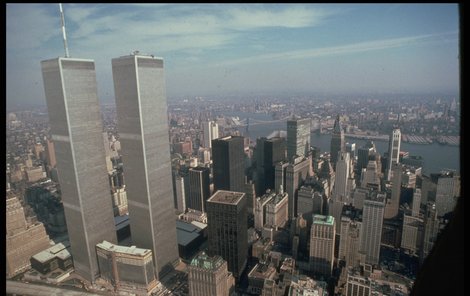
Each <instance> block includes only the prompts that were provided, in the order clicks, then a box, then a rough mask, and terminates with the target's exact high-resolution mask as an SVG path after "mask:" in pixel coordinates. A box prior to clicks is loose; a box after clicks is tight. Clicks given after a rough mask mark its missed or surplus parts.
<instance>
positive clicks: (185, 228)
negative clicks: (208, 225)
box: [176, 220, 202, 246]
mask: <svg viewBox="0 0 470 296" xmlns="http://www.w3.org/2000/svg"><path fill="white" fill-rule="evenodd" d="M201 230H202V229H201V228H200V227H198V226H197V225H195V224H193V223H187V222H184V221H181V220H176V237H177V240H178V244H179V245H182V246H186V245H188V244H189V243H191V242H192V241H193V240H195V239H196V238H198V237H199V235H200V232H201Z"/></svg>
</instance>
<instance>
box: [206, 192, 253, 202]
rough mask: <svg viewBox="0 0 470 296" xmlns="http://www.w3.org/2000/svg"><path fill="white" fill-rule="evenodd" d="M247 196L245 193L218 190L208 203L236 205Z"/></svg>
mask: <svg viewBox="0 0 470 296" xmlns="http://www.w3.org/2000/svg"><path fill="white" fill-rule="evenodd" d="M243 196H245V193H243V192H235V191H227V190H218V191H217V192H216V193H214V194H213V195H212V196H211V197H210V198H209V199H208V200H207V201H208V202H215V203H224V204H233V205H236V204H238V203H239V202H240V200H241V199H242V198H243Z"/></svg>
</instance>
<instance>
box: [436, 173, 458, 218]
mask: <svg viewBox="0 0 470 296" xmlns="http://www.w3.org/2000/svg"><path fill="white" fill-rule="evenodd" d="M459 195H460V176H458V175H456V174H455V173H454V172H443V173H441V175H440V176H439V179H437V187H436V210H437V214H438V215H439V216H444V215H445V214H446V213H448V212H452V211H453V210H454V208H455V204H456V203H457V198H456V197H458V196H459Z"/></svg>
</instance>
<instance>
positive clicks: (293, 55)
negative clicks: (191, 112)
mask: <svg viewBox="0 0 470 296" xmlns="http://www.w3.org/2000/svg"><path fill="white" fill-rule="evenodd" d="M456 34H457V33H456V32H451V33H442V34H427V35H418V36H411V37H402V38H392V39H381V40H373V41H366V42H359V43H352V44H345V45H340V46H332V47H322V48H314V49H307V50H293V51H285V52H278V53H271V54H262V55H256V56H251V57H246V58H240V59H235V60H231V61H225V62H222V63H219V64H217V66H221V65H235V64H240V63H251V62H257V61H263V60H274V59H284V60H285V59H304V58H314V57H319V56H330V55H341V54H351V53H357V52H366V51H373V50H380V49H389V48H397V47H404V46H412V45H416V44H420V43H425V42H426V43H429V42H441V41H440V38H441V37H442V36H446V35H456Z"/></svg>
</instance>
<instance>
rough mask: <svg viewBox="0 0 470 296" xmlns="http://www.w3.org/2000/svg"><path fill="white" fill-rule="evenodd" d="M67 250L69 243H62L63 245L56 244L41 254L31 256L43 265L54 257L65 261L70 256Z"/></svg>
mask: <svg viewBox="0 0 470 296" xmlns="http://www.w3.org/2000/svg"><path fill="white" fill-rule="evenodd" d="M69 248H70V242H69V241H64V242H63V243H58V244H56V245H54V246H52V247H50V248H48V249H46V250H44V251H42V252H39V253H37V254H36V255H34V256H33V258H34V259H35V260H37V261H39V262H41V263H45V262H47V261H49V260H51V259H53V258H55V257H58V258H60V259H62V260H65V259H67V258H69V257H70V256H71V254H70V251H69Z"/></svg>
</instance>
